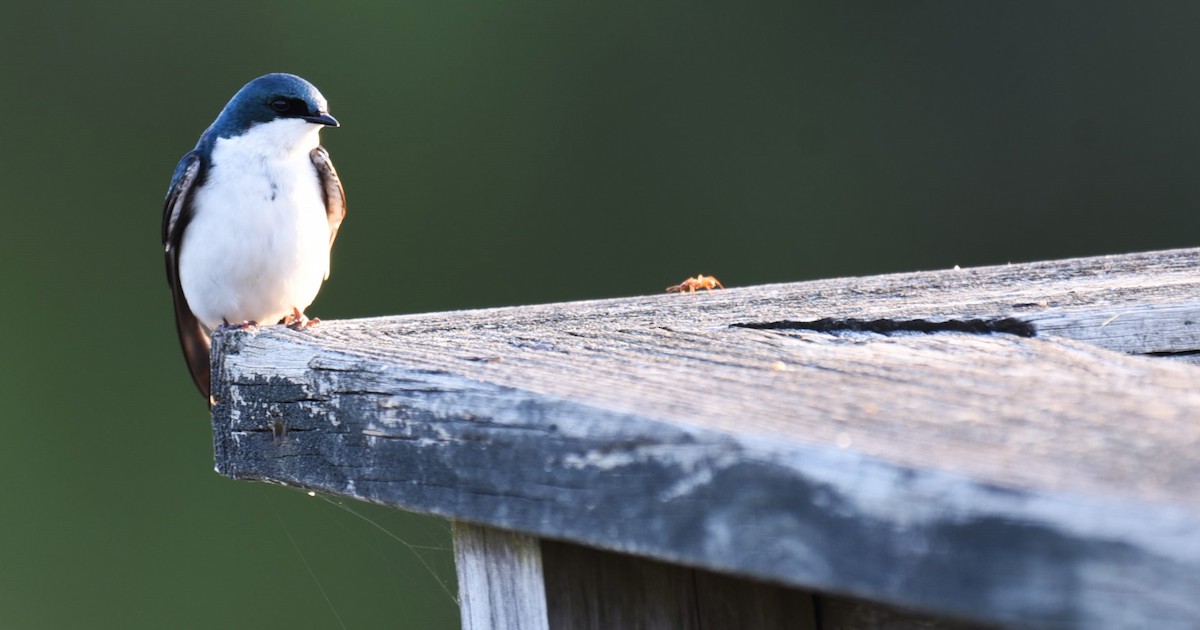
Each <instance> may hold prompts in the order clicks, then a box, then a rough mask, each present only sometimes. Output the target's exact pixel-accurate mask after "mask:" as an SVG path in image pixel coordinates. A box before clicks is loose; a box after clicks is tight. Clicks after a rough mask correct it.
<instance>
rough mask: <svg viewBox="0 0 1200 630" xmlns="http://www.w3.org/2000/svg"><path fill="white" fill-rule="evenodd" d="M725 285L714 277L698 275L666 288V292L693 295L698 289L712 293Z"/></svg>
mask: <svg viewBox="0 0 1200 630" xmlns="http://www.w3.org/2000/svg"><path fill="white" fill-rule="evenodd" d="M724 288H725V285H723V284H721V281H720V280H717V278H716V276H706V275H703V274H701V275H698V276H696V277H695V278H688V279H686V280H684V281H683V282H680V283H679V284H676V285H674V286H669V287H667V292H668V293H670V292H672V291H676V292H679V293H695V292H696V291H697V290H699V289H704V290H705V291H712V290H713V289H724Z"/></svg>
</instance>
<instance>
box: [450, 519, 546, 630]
mask: <svg viewBox="0 0 1200 630" xmlns="http://www.w3.org/2000/svg"><path fill="white" fill-rule="evenodd" d="M454 566H455V571H456V572H457V574H458V599H459V609H460V612H461V614H462V627H463V630H548V628H549V626H548V625H547V616H546V591H545V589H544V588H543V586H542V582H543V576H542V552H541V547H540V546H539V543H538V541H537V539H535V538H531V537H529V536H523V535H521V534H514V533H511V532H504V531H500V530H496V529H491V528H488V527H479V526H477V525H471V524H469V523H463V522H456V523H455V524H454Z"/></svg>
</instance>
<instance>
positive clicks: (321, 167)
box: [308, 147, 346, 280]
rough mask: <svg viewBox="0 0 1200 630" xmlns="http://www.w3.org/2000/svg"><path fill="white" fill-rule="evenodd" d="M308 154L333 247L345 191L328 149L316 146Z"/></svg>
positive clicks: (339, 222)
mask: <svg viewBox="0 0 1200 630" xmlns="http://www.w3.org/2000/svg"><path fill="white" fill-rule="evenodd" d="M308 155H309V157H310V158H311V159H312V163H313V166H314V167H316V169H317V176H318V177H319V178H320V181H321V192H322V193H324V195H325V216H326V217H327V218H328V219H329V247H330V248H333V240H334V239H336V238H337V233H338V228H339V227H341V226H342V220H343V219H345V218H346V191H345V190H343V189H342V180H340V179H338V174H337V171H336V170H334V168H333V162H331V161H329V151H326V150H325V147H317V148H315V149H313V150H312V152H311V153H309V154H308ZM325 279H326V280H328V279H329V272H326V273H325Z"/></svg>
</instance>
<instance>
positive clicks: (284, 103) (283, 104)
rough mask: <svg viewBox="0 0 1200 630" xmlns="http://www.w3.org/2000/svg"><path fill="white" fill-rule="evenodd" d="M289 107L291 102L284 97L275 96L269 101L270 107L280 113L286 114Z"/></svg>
mask: <svg viewBox="0 0 1200 630" xmlns="http://www.w3.org/2000/svg"><path fill="white" fill-rule="evenodd" d="M291 108H292V102H291V101H289V100H287V99H286V98H277V99H275V100H273V101H271V109H273V110H275V111H277V112H279V113H280V114H286V113H287V112H288V110H290V109H291Z"/></svg>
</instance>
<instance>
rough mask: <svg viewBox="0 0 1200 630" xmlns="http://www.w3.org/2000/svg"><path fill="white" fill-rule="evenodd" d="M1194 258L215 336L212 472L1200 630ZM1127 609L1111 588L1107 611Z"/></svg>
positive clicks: (871, 588)
mask: <svg viewBox="0 0 1200 630" xmlns="http://www.w3.org/2000/svg"><path fill="white" fill-rule="evenodd" d="M1198 268H1200V252H1197V251H1196V250H1185V251H1174V252H1155V253H1149V254H1139V255H1129V256H1113V257H1103V258H1094V259H1079V260H1069V261H1057V262H1050V263H1035V264H1028V265H1011V266H1002V267H991V268H981V269H968V270H947V271H940V272H928V273H919V274H900V275H892V276H880V277H874V278H850V279H840V280H826V281H819V282H811V283H797V284H788V285H768V286H759V287H747V288H743V289H729V290H726V291H719V292H713V293H709V294H696V295H661V296H660V295H656V296H648V297H639V298H629V299H622V300H604V301H594V302H579V303H572V304H553V305H541V306H530V307H519V308H512V309H491V310H483V311H470V312H454V313H436V314H429V315H417V316H406V317H394V318H379V319H370V320H356V321H346V322H325V323H322V324H321V325H320V326H318V327H316V328H313V329H311V330H308V331H304V332H294V331H290V330H287V329H283V328H277V327H267V328H262V329H260V330H257V331H233V332H227V333H221V334H219V335H218V336H217V338H216V340H215V341H216V344H215V346H214V372H213V377H214V383H215V393H216V396H217V398H218V402H217V405H216V406H215V408H214V415H213V422H214V436H215V440H216V459H217V469H218V470H219V471H220V472H222V473H223V474H226V475H230V476H232V477H236V478H244V479H260V480H268V481H274V482H279V483H287V484H291V485H297V486H302V487H306V488H312V489H317V490H322V491H325V492H333V493H337V494H341V495H344V496H349V497H355V498H359V499H363V500H369V501H376V502H380V503H385V504H388V505H396V506H400V507H404V508H406V509H410V510H415V511H420V512H426V513H432V514H437V515H441V516H445V517H447V518H451V519H465V520H469V521H472V522H476V523H481V524H486V525H488V526H493V527H500V528H504V529H508V530H513V531H518V532H522V533H525V534H528V535H532V536H538V537H550V538H555V539H560V540H569V541H573V542H576V543H580V544H584V545H588V546H592V547H597V548H603V549H609V550H614V551H619V552H621V553H627V554H635V555H638V556H642V557H647V558H655V559H658V560H662V561H667V562H671V563H675V564H680V565H684V566H689V567H697V568H703V569H707V570H713V571H718V572H724V573H731V574H737V575H743V576H750V577H753V578H756V579H760V580H769V581H773V582H776V583H779V584H784V585H789V586H793V587H799V588H809V589H818V590H823V591H830V592H836V593H843V594H849V595H854V596H857V597H862V598H867V599H870V600H873V601H877V602H885V603H891V604H896V605H900V606H904V607H908V608H913V609H918V610H925V611H932V612H936V613H941V614H947V615H951V616H956V617H960V618H963V619H970V620H976V621H982V622H989V623H1001V624H1016V625H1022V626H1031V627H1042V628H1067V627H1074V628H1086V627H1094V626H1098V625H1103V626H1105V627H1116V628H1124V627H1129V628H1133V627H1149V626H1155V627H1169V626H1170V625H1171V624H1175V625H1176V626H1178V625H1180V624H1183V625H1186V624H1187V623H1200V601H1198V600H1197V599H1196V598H1195V596H1194V595H1195V593H1197V592H1200V534H1198V533H1197V532H1200V458H1197V457H1196V456H1195V453H1196V452H1198V448H1200V423H1197V422H1196V418H1197V417H1198V415H1200V373H1197V372H1196V370H1195V368H1194V367H1193V366H1190V365H1187V364H1186V363H1183V362H1174V361H1166V360H1162V359H1151V358H1147V357H1146V356H1139V355H1151V356H1173V357H1183V358H1185V359H1186V358H1191V357H1194V356H1196V355H1197V353H1198V352H1200V327H1198V326H1197V325H1196V322H1200V273H1198V272H1197V269H1198ZM1118 594H1119V595H1118Z"/></svg>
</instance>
